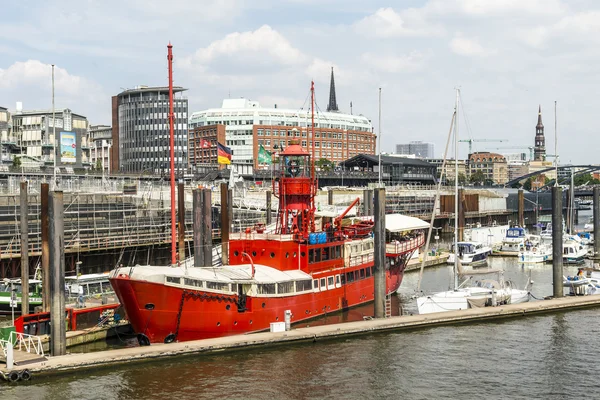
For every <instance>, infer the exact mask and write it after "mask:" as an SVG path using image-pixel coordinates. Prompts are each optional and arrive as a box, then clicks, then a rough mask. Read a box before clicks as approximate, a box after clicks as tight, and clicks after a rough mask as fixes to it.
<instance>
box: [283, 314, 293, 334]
mask: <svg viewBox="0 0 600 400" xmlns="http://www.w3.org/2000/svg"><path fill="white" fill-rule="evenodd" d="M283 315H284V321H285V330H286V331H289V330H290V329H292V311H291V310H285V312H284V314H283Z"/></svg>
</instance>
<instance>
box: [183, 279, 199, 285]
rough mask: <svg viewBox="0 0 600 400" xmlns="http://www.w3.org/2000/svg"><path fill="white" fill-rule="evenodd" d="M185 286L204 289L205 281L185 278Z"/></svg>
mask: <svg viewBox="0 0 600 400" xmlns="http://www.w3.org/2000/svg"><path fill="white" fill-rule="evenodd" d="M183 284H184V285H186V286H195V287H204V281H200V280H198V279H191V278H183Z"/></svg>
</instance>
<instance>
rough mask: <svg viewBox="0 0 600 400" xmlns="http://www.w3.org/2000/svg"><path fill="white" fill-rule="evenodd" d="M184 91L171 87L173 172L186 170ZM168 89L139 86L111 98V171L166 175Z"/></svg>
mask: <svg viewBox="0 0 600 400" xmlns="http://www.w3.org/2000/svg"><path fill="white" fill-rule="evenodd" d="M185 90H187V89H184V88H182V87H174V88H173V92H174V97H175V98H174V113H175V115H174V117H175V118H174V124H175V128H174V136H175V146H174V149H175V150H174V151H175V169H176V172H177V173H183V172H185V170H186V169H187V147H188V143H187V140H188V126H187V125H188V100H187V98H185V97H183V96H182V93H183V92H184V91H185ZM169 151H170V147H169V88H168V87H148V86H138V87H136V88H135V89H128V90H125V91H123V92H121V93H119V94H118V95H116V96H113V97H112V152H111V153H112V154H111V164H112V170H113V171H117V170H118V171H121V172H125V173H150V174H158V175H163V176H165V175H168V174H169V171H170V154H169Z"/></svg>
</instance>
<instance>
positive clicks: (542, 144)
mask: <svg viewBox="0 0 600 400" xmlns="http://www.w3.org/2000/svg"><path fill="white" fill-rule="evenodd" d="M533 151H534V157H533V160H534V161H546V138H545V137H544V124H542V106H541V105H540V108H539V109H538V122H537V125H536V126H535V146H534V147H533Z"/></svg>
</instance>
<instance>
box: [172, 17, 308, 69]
mask: <svg viewBox="0 0 600 400" xmlns="http://www.w3.org/2000/svg"><path fill="white" fill-rule="evenodd" d="M220 58H230V59H233V60H236V61H237V62H238V63H241V65H244V64H245V65H246V66H247V67H251V66H252V63H253V62H260V63H261V64H262V63H271V62H275V63H277V64H279V65H294V64H298V63H301V62H304V60H305V59H306V57H305V56H304V55H303V54H302V52H300V50H298V49H296V48H294V47H293V46H292V45H291V44H290V42H289V41H288V40H287V39H286V38H285V37H283V36H282V35H281V34H280V33H279V32H277V31H275V30H274V29H273V28H271V27H270V26H268V25H263V26H261V27H260V28H258V29H257V30H255V31H248V32H234V33H230V34H228V35H227V36H225V37H224V38H223V39H219V40H216V41H214V42H212V43H210V44H209V45H208V46H207V47H204V48H201V49H198V50H197V51H196V52H195V53H194V54H193V55H191V56H189V57H184V58H183V59H181V61H180V65H181V66H183V67H188V68H189V67H193V66H199V67H201V68H203V67H206V66H207V65H208V64H210V63H213V62H215V61H217V60H218V59H220Z"/></svg>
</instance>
